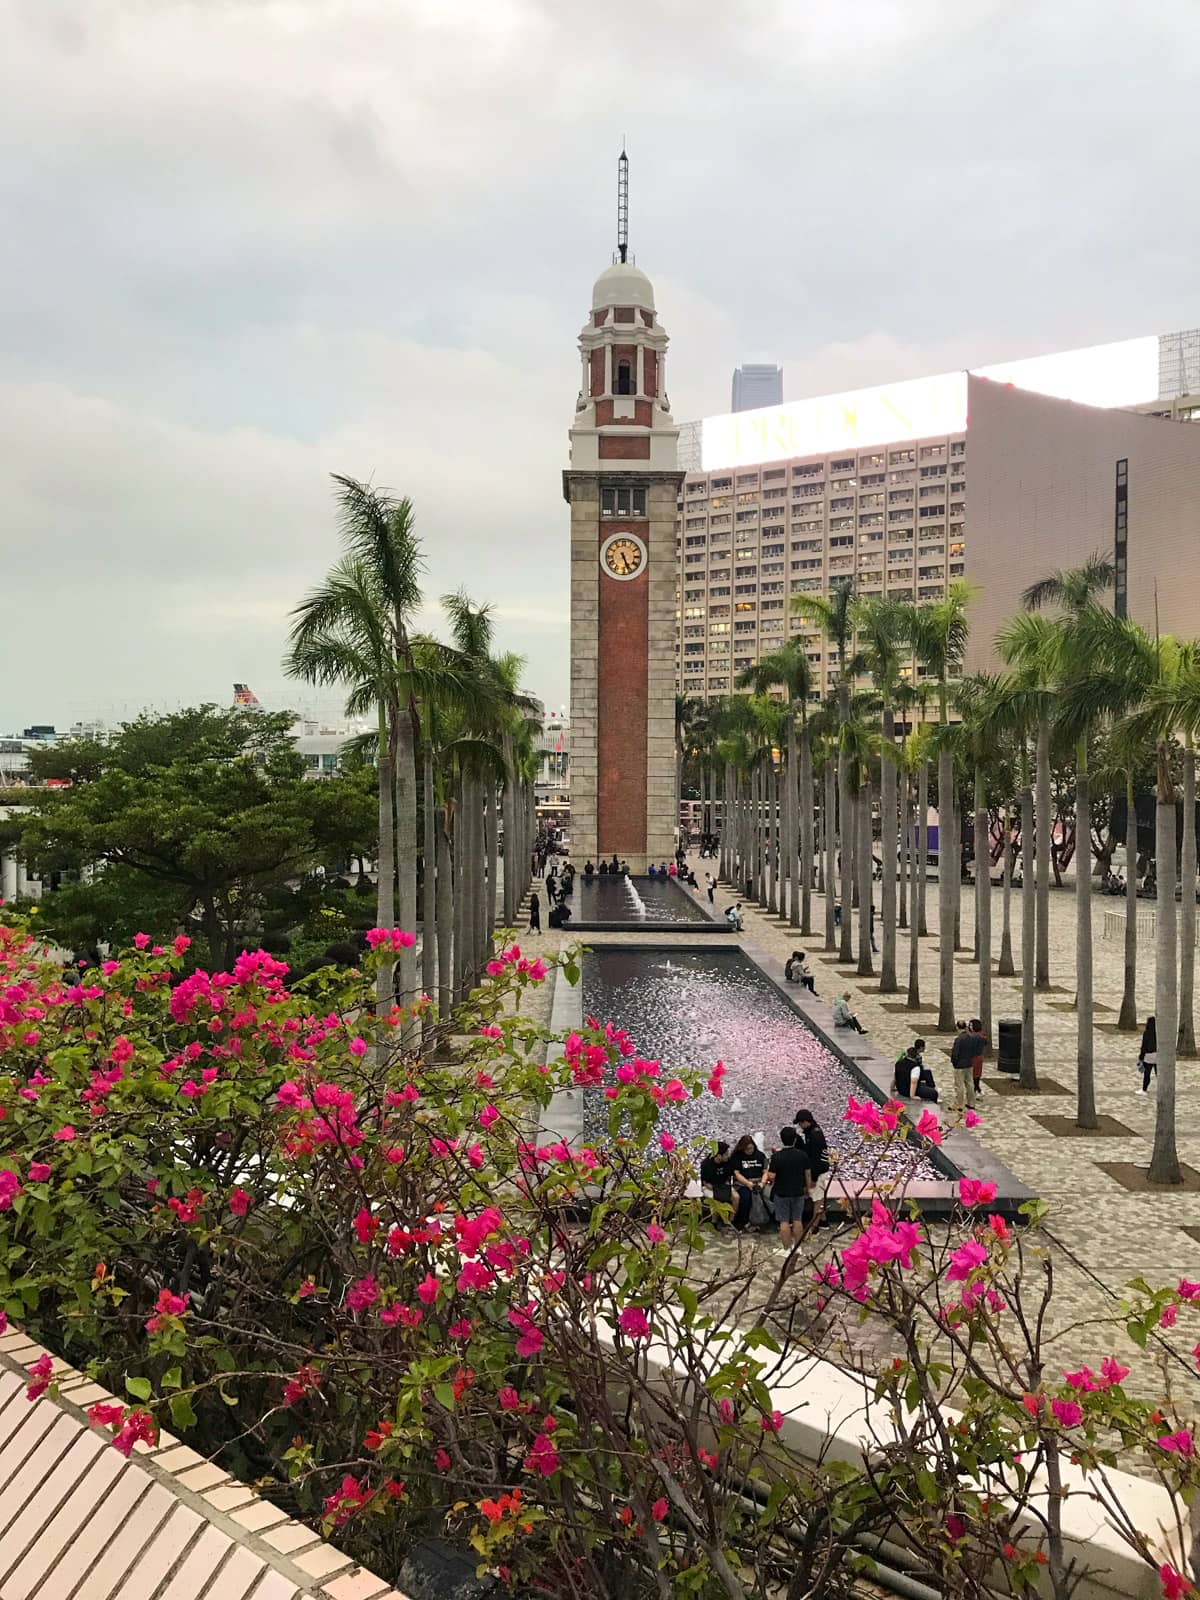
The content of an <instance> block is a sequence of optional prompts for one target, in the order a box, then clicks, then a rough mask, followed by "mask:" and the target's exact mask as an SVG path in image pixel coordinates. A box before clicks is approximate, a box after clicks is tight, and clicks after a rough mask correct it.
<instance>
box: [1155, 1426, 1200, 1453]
mask: <svg viewBox="0 0 1200 1600" xmlns="http://www.w3.org/2000/svg"><path fill="white" fill-rule="evenodd" d="M1158 1448H1159V1449H1160V1450H1167V1451H1170V1452H1171V1453H1172V1454H1174V1455H1180V1456H1191V1455H1195V1453H1196V1441H1195V1440H1194V1439H1193V1438H1192V1436H1191V1434H1190V1433H1189V1432H1188V1430H1187V1429H1186V1428H1180V1429H1179V1430H1178V1432H1177V1433H1164V1434H1163V1436H1162V1437H1161V1438H1160V1439H1159V1441H1158Z"/></svg>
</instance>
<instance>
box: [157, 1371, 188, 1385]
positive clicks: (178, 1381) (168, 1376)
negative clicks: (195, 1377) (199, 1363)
mask: <svg viewBox="0 0 1200 1600" xmlns="http://www.w3.org/2000/svg"><path fill="white" fill-rule="evenodd" d="M182 1383H183V1374H182V1372H181V1371H180V1369H179V1368H178V1367H168V1368H167V1370H166V1372H164V1373H163V1375H162V1378H161V1380H160V1387H161V1388H163V1389H178V1388H179V1387H180V1386H181V1385H182Z"/></svg>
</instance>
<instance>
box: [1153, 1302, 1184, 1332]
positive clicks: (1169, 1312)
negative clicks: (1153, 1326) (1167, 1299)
mask: <svg viewBox="0 0 1200 1600" xmlns="http://www.w3.org/2000/svg"><path fill="white" fill-rule="evenodd" d="M1178 1315H1179V1310H1178V1308H1177V1307H1176V1306H1173V1305H1171V1306H1164V1307H1163V1308H1162V1313H1161V1315H1160V1316H1159V1319H1158V1325H1159V1327H1160V1328H1173V1327H1174V1326H1175V1319H1176V1318H1177V1317H1178Z"/></svg>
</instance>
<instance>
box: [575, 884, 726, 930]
mask: <svg viewBox="0 0 1200 1600" xmlns="http://www.w3.org/2000/svg"><path fill="white" fill-rule="evenodd" d="M703 893H704V891H703V889H701V890H700V891H699V893H697V891H696V890H695V889H681V888H680V887H679V885H678V884H677V883H675V882H674V880H673V879H671V878H669V877H668V878H659V877H654V878H623V877H619V876H618V877H615V878H612V877H609V876H608V875H607V874H606V875H605V876H604V877H603V878H600V877H596V878H593V879H592V881H591V883H585V882H584V880H583V877H582V875H579V876H577V877H576V879H575V889H574V892H573V893H572V895H571V898H570V901H569V902H568V903H569V905H570V907H571V917H572V920H573V921H575V922H611V923H618V924H627V925H629V926H630V927H634V926H636V925H637V924H638V923H639V922H707V921H708V920H709V918H708V916H707V914H706V912H705V911H704V910H702V909H701V906H700V896H701V895H703Z"/></svg>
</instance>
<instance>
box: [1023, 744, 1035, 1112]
mask: <svg viewBox="0 0 1200 1600" xmlns="http://www.w3.org/2000/svg"><path fill="white" fill-rule="evenodd" d="M1026 764H1028V763H1027V762H1026ZM1023 785H1024V786H1023V787H1022V789H1021V844H1022V852H1021V1087H1022V1088H1023V1089H1036V1088H1037V1086H1038V1077H1037V1051H1036V1047H1035V1035H1034V1016H1033V1000H1034V968H1035V966H1036V960H1037V958H1036V954H1035V950H1036V945H1037V896H1036V894H1035V892H1034V862H1033V855H1034V843H1033V790H1032V789H1031V788H1030V786H1029V779H1028V776H1026V777H1025V778H1024V780H1023Z"/></svg>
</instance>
